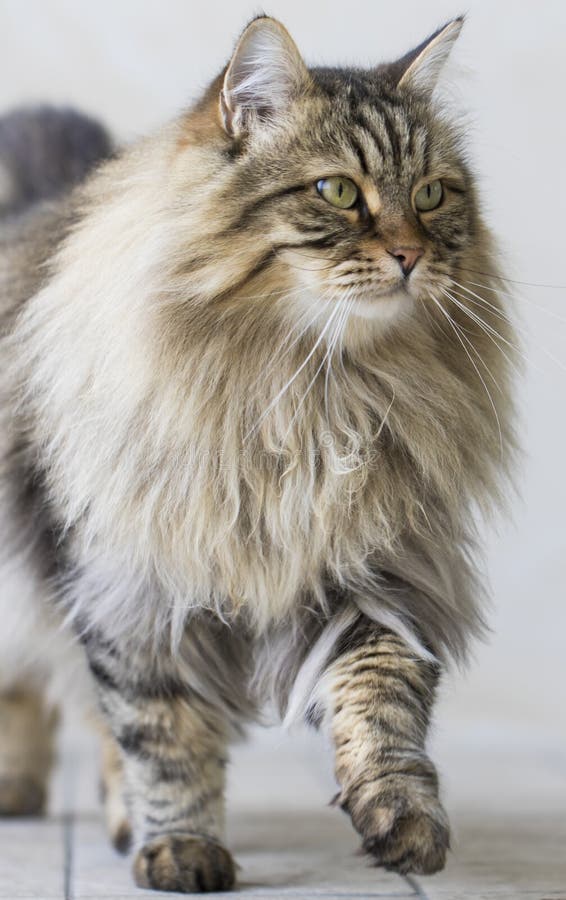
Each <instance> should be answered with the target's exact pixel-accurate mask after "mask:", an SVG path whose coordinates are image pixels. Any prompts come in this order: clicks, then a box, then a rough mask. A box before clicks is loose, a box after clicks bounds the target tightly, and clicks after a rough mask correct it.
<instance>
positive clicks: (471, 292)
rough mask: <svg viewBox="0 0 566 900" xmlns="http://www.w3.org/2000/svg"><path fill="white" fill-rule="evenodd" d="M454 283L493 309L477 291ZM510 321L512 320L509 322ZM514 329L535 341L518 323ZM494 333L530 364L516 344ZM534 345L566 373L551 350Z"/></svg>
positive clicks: (536, 343) (455, 282)
mask: <svg viewBox="0 0 566 900" xmlns="http://www.w3.org/2000/svg"><path fill="white" fill-rule="evenodd" d="M452 281H453V283H454V284H456V285H458V287H461V288H463V289H464V290H465V291H466V292H467V293H468V294H471V295H472V297H475V298H476V299H477V300H479V301H480V302H481V303H483V304H485V305H486V306H489V307H490V308H491V307H493V304H492V303H489V301H487V300H486V299H485V298H484V297H481V296H480V295H479V294H476V293H475V291H472V290H471V289H470V288H467V287H465V285H462V284H460V283H459V282H457V281H454V279H452ZM493 308H494V309H495V310H497V307H493ZM509 321H510V320H509ZM489 327H490V328H491V327H492V326H489ZM514 328H515V329H516V330H517V331H520V332H521V334H526V335H528V337H529V338H530V339H531V340H533V338H532V334H531V332H530V331H529V330H528V329H526V328H522V327H521V326H520V325H519V324H518V323H514ZM493 331H494V333H495V334H496V335H498V337H499V338H500V340H502V341H504V342H505V343H506V344H508V345H509V347H511V349H512V350H515V352H516V353H519V354H520V355H521V356H522V357H523V358H524V359H525V360H526V361H527V362H530V360H529V359H528V358H527V357H526V356H525V354H524V353H522V352H521V351H520V350H519V349H518V348H517V347H515V346H514V344H512V343H511V342H510V341H508V340H507V339H506V338H504V337H503V336H502V335H500V334H499V333H498V332H497V331H495V329H493ZM533 343H534V344H535V346H536V347H538V348H539V350H542V352H543V353H544V354H546V356H548V357H549V359H551V360H552V361H553V362H554V363H555V364H556V365H557V366H558V367H559V368H560V369H562V370H563V371H564V372H566V366H565V365H564V364H563V363H562V362H561V361H560V360H559V359H557V358H556V357H555V356H554V354H553V353H551V352H550V350H547V348H546V347H543V346H542V344H539V343H538V342H537V341H533Z"/></svg>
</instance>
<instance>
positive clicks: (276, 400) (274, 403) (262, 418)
mask: <svg viewBox="0 0 566 900" xmlns="http://www.w3.org/2000/svg"><path fill="white" fill-rule="evenodd" d="M338 310H339V307H338V306H335V307H334V309H333V310H332V312H331V313H330V315H329V317H328V319H327V321H326V324H325V326H324V328H323V329H322V331H321V332H320V334H319V336H318V338H317V340H316V342H315V344H314V346H313V347H312V349H311V351H310V352H309V353H308V355H307V356H306V358H305V359H304V360H303V362H302V363H301V365H300V366H299V368H298V369H297V370H296V372H295V373H294V375H293V376H292V377H291V378H290V379H289V381H288V382H287V383H286V384H285V385H283V387H282V388H281V390H280V391H279V392H278V393H277V395H276V396H275V397H274V398H273V400H272V401H271V403H270V404H269V405H268V407H267V409H266V410H264V411H263V413H262V414H261V416H260V418H259V419H258V421H257V422H256V424H255V425H254V426H253V427H252V428H251V429H250V430H249V431H248V433H247V434H246V435H245V437H244V441H247V440H248V438H249V437H250V436H251V435H252V434H253V433H254V431H257V429H258V428H259V427H260V426H261V424H262V423H263V422H264V421H265V419H266V418H267V416H268V415H269V414H270V412H271V411H272V410H273V409H274V408H275V406H277V404H278V403H279V401H280V399H281V397H282V396H283V395H284V394H285V393H286V392H287V391H288V389H289V388H290V387H291V385H292V384H293V382H294V381H295V380H296V379H297V378H298V377H299V375H300V374H301V372H302V371H303V369H304V368H305V366H307V365H308V363H309V361H310V360H311V359H312V357H313V356H314V354H315V353H316V351H317V349H318V347H319V345H320V343H321V341H322V340H323V339H324V335H325V334H326V332H327V331H328V329H329V328H330V326H331V324H332V322H333V321H334V319H335V318H336V316H337V314H338Z"/></svg>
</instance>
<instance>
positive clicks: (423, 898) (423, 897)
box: [401, 875, 428, 900]
mask: <svg viewBox="0 0 566 900" xmlns="http://www.w3.org/2000/svg"><path fill="white" fill-rule="evenodd" d="M401 877H402V878H403V880H404V881H406V882H407V884H408V885H409V886H410V887H411V888H412V889H413V891H414V893H415V894H416V895H417V897H418V898H419V900H428V895H427V894H426V892H425V890H424V888H422V887H421V886H420V884H419V883H418V881H417V879H416V878H413V876H412V875H402V876H401Z"/></svg>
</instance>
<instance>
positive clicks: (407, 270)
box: [239, 71, 475, 320]
mask: <svg viewBox="0 0 566 900" xmlns="http://www.w3.org/2000/svg"><path fill="white" fill-rule="evenodd" d="M313 78H314V79H315V82H316V83H317V86H319V87H320V94H319V95H316V96H315V97H314V98H312V99H310V98H307V99H304V98H303V99H302V100H300V101H297V102H296V103H295V104H293V105H291V106H290V108H289V110H288V117H287V121H286V125H285V127H283V128H281V129H279V128H276V129H275V130H274V131H273V132H265V131H261V133H259V131H258V132H257V133H256V134H255V135H254V134H252V135H251V139H250V141H249V145H248V147H247V149H246V154H245V157H243V158H242V162H241V167H240V171H239V177H241V184H242V188H241V189H242V191H244V190H246V191H247V193H248V199H249V203H248V204H247V206H246V208H247V223H246V226H245V227H247V228H249V229H250V233H253V231H254V230H256V231H257V233H258V238H259V234H261V236H262V239H264V238H265V237H267V236H268V237H269V239H270V241H271V243H272V246H273V248H274V253H275V254H276V255H277V257H278V259H279V260H280V261H281V262H282V263H283V264H284V266H286V267H288V268H289V269H290V271H291V273H292V275H293V278H294V280H295V281H296V282H297V284H298V285H299V286H303V287H304V288H305V295H304V298H303V299H304V301H305V302H309V303H312V298H313V297H317V298H321V299H322V300H323V302H327V301H330V302H332V303H338V302H340V301H344V304H345V303H346V302H348V303H349V305H351V310H352V312H353V313H354V314H357V315H360V316H364V317H367V318H380V319H383V320H388V319H390V318H392V317H395V316H396V315H397V314H399V313H400V312H402V311H404V310H409V309H410V308H411V306H412V304H413V303H414V302H415V301H417V300H419V299H427V293H428V291H429V290H430V288H431V285H432V286H435V285H438V284H440V285H445V286H446V279H447V277H449V276H450V274H452V272H453V271H454V267H455V266H456V264H457V262H458V259H459V258H460V257H461V253H462V251H463V250H465V249H466V248H467V247H468V246H469V244H470V242H472V241H473V233H474V218H475V200H474V195H473V188H472V185H471V181H470V177H469V174H468V171H467V169H466V166H465V164H464V162H463V160H462V158H461V155H460V152H459V149H458V146H457V142H456V140H455V139H454V137H453V135H452V133H451V131H450V129H449V127H448V126H447V125H446V124H444V123H443V124H439V123H438V122H437V121H436V120H435V118H434V116H433V115H432V114H431V113H430V111H429V109H428V108H427V104H426V103H425V102H422V101H421V102H420V103H419V102H418V101H417V100H416V99H415V98H414V97H410V96H408V95H407V94H405V95H403V94H402V93H399V92H394V91H392V90H391V89H388V85H387V82H385V83H384V82H383V78H382V77H380V75H379V74H371V73H367V74H364V73H362V74H355V73H351V72H334V73H333V74H332V75H331V76H328V75H327V74H326V73H324V72H320V73H318V72H316V71H315V72H314V73H313ZM254 138H255V141H254ZM245 185H253V186H254V188H253V190H250V189H249V187H248V188H246V187H245ZM250 194H251V196H250ZM350 301H351V304H350Z"/></svg>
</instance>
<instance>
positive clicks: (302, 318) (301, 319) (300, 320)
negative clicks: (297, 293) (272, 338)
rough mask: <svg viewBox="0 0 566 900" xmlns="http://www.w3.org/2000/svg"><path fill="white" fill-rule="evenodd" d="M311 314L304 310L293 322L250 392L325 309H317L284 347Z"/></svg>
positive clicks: (288, 351)
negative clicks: (292, 337) (293, 337)
mask: <svg viewBox="0 0 566 900" xmlns="http://www.w3.org/2000/svg"><path fill="white" fill-rule="evenodd" d="M320 299H323V300H324V297H321V298H320ZM311 312H312V310H311V309H306V310H305V311H304V312H303V313H302V314H301V315H300V316H299V318H298V320H297V322H295V323H294V325H292V327H291V328H290V330H289V331H288V333H287V335H286V337H285V338H284V339H283V341H282V342H281V347H280V348H279V350H278V351H277V352H276V353H275V355H274V356H273V357H272V358H271V360H270V362H269V365H268V366H267V367H266V368H265V369H264V370H263V371H262V372H260V374H259V375H258V376H257V378H256V379H255V380H254V381H253V383H252V385H251V388H250V389H251V390H254V389H255V387H256V385H257V384H258V383H259V382H260V381H263V380H264V379H265V378H266V376H267V375H269V373H270V372H272V371H273V369H274V367H275V366H276V365H277V364H278V363H280V362H281V360H282V359H284V358H285V357H286V356H287V354H288V353H290V352H291V350H292V349H293V347H295V346H296V345H297V344H298V343H299V341H301V340H302V338H303V337H304V336H305V334H306V333H307V332H308V331H309V329H310V328H312V326H313V325H314V323H315V322H316V320H317V319H318V318H319V317H320V316H321V315H322V313H323V312H325V308H324V306H322V307H318V309H317V310H316V312H315V314H314V316H313V317H312V318H311V319H310V320H309V321H308V322H307V324H306V325H304V327H303V328H301V330H300V331H299V333H298V334H297V335H296V336H295V339H294V340H293V341H291V343H290V344H289V346H288V347H285V345H286V344H287V342H288V341H289V340H290V338H291V336H292V334H293V333H294V332H295V331H296V330H297V328H299V327H300V326H301V324H302V323H304V321H305V319H306V318H307V316H308V315H309V314H310V313H311Z"/></svg>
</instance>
